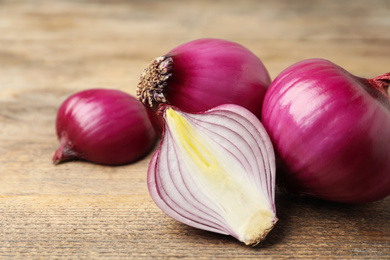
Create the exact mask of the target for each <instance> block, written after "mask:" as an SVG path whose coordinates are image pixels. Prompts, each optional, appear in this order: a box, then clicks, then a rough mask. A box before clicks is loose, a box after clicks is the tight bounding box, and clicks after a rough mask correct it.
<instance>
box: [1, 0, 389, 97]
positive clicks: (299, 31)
mask: <svg viewBox="0 0 390 260" xmlns="http://www.w3.org/2000/svg"><path fill="white" fill-rule="evenodd" d="M389 14H390V2H389V1H387V0H346V1H338V0H313V1H311V0H299V1H290V0H242V1H234V0H225V1H222V0H220V1H206V0H200V1H195V0H194V1H191V0H190V1H179V0H177V1H176V0H168V1H158V0H146V1H145V0H142V1H141V0H139V1H137V0H112V1H109V0H2V1H0V88H1V90H2V91H1V94H0V95H1V96H0V97H4V95H6V96H8V97H9V95H11V94H13V93H17V92H18V91H19V90H21V89H23V91H25V90H26V89H45V91H54V92H56V93H65V92H74V91H76V90H79V89H84V88H90V87H96V86H103V87H111V88H120V89H123V90H127V91H129V92H132V93H133V94H134V89H135V86H136V85H137V82H138V78H139V74H140V73H141V72H142V70H143V68H144V67H145V66H146V65H147V64H148V62H149V61H150V60H152V59H153V58H155V57H157V56H160V55H162V54H165V53H166V52H167V51H169V50H170V49H172V48H174V47H175V46H177V45H179V44H181V43H184V42H187V41H190V40H193V39H197V38H202V37H216V38H224V39H228V40H232V41H236V42H238V43H241V44H243V45H245V46H246V47H248V48H249V49H251V50H252V51H253V52H255V53H256V54H257V55H258V56H259V57H260V58H261V59H262V60H263V62H264V64H265V65H266V67H267V68H268V70H269V72H270V74H271V77H272V78H274V77H275V76H276V75H277V74H278V73H279V72H280V71H281V70H283V69H284V68H286V67H287V66H289V65H291V64H292V63H294V62H297V61H299V60H302V59H305V58H313V57H321V58H326V59H329V60H332V61H334V62H335V63H337V64H339V65H341V66H344V67H345V68H346V69H348V70H350V71H351V72H353V73H355V74H360V75H361V76H367V77H373V76H376V75H379V74H381V73H385V72H387V71H389V70H390V66H389V60H390V59H389V55H390V54H389V48H390V33H389V32H390V18H389ZM381 68H382V69H381ZM4 90H5V91H4Z"/></svg>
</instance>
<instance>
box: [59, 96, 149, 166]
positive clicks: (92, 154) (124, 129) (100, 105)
mask: <svg viewBox="0 0 390 260" xmlns="http://www.w3.org/2000/svg"><path fill="white" fill-rule="evenodd" d="M56 132H57V136H58V138H59V140H60V147H59V149H58V150H57V151H56V153H55V154H54V157H53V162H54V163H59V162H63V161H68V160H73V159H81V160H86V161H90V162H94V163H97V164H104V165H121V164H127V163H130V162H133V161H136V160H138V159H141V158H142V157H144V156H145V155H146V154H147V153H148V152H149V151H150V150H151V149H152V147H153V146H154V144H155V140H156V134H155V132H154V129H153V127H152V125H151V123H150V121H149V119H148V116H147V113H146V110H145V108H144V106H142V104H140V102H139V101H138V100H137V99H136V98H135V97H132V96H131V95H129V94H127V93H125V92H122V91H119V90H113V89H89V90H85V91H81V92H78V93H76V94H74V95H72V96H70V97H69V98H68V99H66V100H65V101H64V103H63V104H62V105H61V106H60V108H59V110H58V114H57V120H56Z"/></svg>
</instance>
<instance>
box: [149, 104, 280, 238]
mask: <svg viewBox="0 0 390 260" xmlns="http://www.w3.org/2000/svg"><path fill="white" fill-rule="evenodd" d="M162 113H163V119H164V122H165V128H164V134H163V138H162V141H161V143H160V147H159V149H158V150H157V151H156V152H155V154H154V155H153V157H152V159H151V162H150V164H149V169H148V188H149V192H150V194H151V196H152V198H153V200H154V202H155V203H156V204H157V206H158V207H160V208H161V209H162V210H163V211H164V212H165V213H166V214H167V215H169V216H170V217H172V218H174V219H176V220H178V221H180V222H182V223H184V224H187V225H189V226H192V227H195V228H199V229H203V230H208V231H212V232H216V233H221V234H226V235H232V236H233V237H235V238H237V239H238V240H240V241H242V242H244V243H245V244H247V245H256V244H258V243H259V242H260V241H261V240H263V239H264V238H265V236H266V235H267V234H268V232H269V231H270V230H271V229H272V228H273V226H274V225H275V223H276V222H277V218H276V209H275V203H274V200H275V155H274V150H273V147H272V144H271V141H270V138H269V137H268V134H267V133H266V131H265V129H264V128H263V126H262V124H261V123H260V121H259V120H258V119H257V118H256V116H255V115H253V114H252V113H251V112H249V111H248V110H246V109H245V108H243V107H240V106H237V105H231V104H228V105H221V106H217V107H215V108H212V109H210V110H208V111H206V112H202V113H196V114H195V113H191V114H190V113H185V112H183V111H181V110H179V109H178V108H175V107H171V106H167V105H163V108H162Z"/></svg>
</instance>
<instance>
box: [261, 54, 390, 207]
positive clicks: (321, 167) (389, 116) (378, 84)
mask: <svg viewBox="0 0 390 260" xmlns="http://www.w3.org/2000/svg"><path fill="white" fill-rule="evenodd" d="M389 84H390V73H387V74H385V75H382V76H378V77H376V78H374V79H364V78H360V77H356V76H354V75H351V74H350V73H349V72H347V71H346V70H344V69H342V68H341V67H339V66H337V65H335V64H333V63H332V62H330V61H327V60H322V59H309V60H304V61H301V62H298V63H296V64H294V65H292V66H290V67H289V68H287V69H286V70H284V71H283V72H282V73H280V75H278V76H277V78H276V79H275V80H274V81H273V83H272V84H271V86H270V88H269V90H268V92H267V94H266V96H265V99H264V104H263V111H262V122H263V124H264V127H265V128H266V129H267V131H268V133H269V135H270V137H271V139H272V142H273V144H274V147H275V150H276V153H277V155H278V157H279V159H280V162H281V164H280V165H281V166H282V168H283V170H281V171H280V172H278V182H280V186H281V187H283V188H284V189H286V190H287V191H288V192H290V193H294V194H300V195H309V196H313V197H317V198H321V199H325V200H330V201H336V202H345V203H363V202H371V201H376V200H380V199H382V198H384V197H386V196H388V195H390V98H389V94H388V87H389Z"/></svg>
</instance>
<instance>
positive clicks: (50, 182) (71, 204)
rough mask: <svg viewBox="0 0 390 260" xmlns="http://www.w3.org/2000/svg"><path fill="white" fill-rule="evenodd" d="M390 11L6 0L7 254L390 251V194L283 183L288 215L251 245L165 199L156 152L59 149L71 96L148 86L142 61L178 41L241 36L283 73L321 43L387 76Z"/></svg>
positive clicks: (371, 6) (2, 207) (370, 73)
mask: <svg viewBox="0 0 390 260" xmlns="http://www.w3.org/2000/svg"><path fill="white" fill-rule="evenodd" d="M389 13H390V5H389V1H388V0H350V1H339V0H327V1H305V0H299V1H297V0H295V1H289V0H283V1H275V0H266V1H255V0H252V1H251V0H243V1H234V0H231V1H206V0H201V1H195V0H193V1H179V0H177V1H176V0H172V1H130V0H129V1H125V0H115V1H108V0H107V1H103V0H100V1H98V0H95V1H92V0H83V1H75V0H74V1H73V0H72V1H66V0H63V1H60V0H58V1H54V0H43V1H39V0H32V1H28V0H20V1H12V0H3V1H0V258H2V259H26V258H34V259H38V258H39V259H47V258H59V259H67V258H77V259H94V258H110V259H117V258H125V259H140V258H146V259H152V258H153V259H155V258H157V259H175V258H186V259H217V258H220V259H235V258H237V259H238V258H241V259H244V258H262V259H267V258H270V259H271V258H273V259H281V258H301V257H302V258H316V259H326V258H332V259H337V258H339V259H348V258H351V259H356V258H364V259H380V258H383V259H384V258H389V257H390V224H389V221H390V198H387V199H384V200H382V201H378V202H375V203H370V204H365V205H355V206H352V205H339V204H334V203H327V202H320V201H316V200H307V199H296V198H291V197H288V196H286V195H284V194H281V193H279V192H278V193H277V196H276V206H277V214H278V217H279V219H280V221H279V222H278V223H277V225H276V226H275V228H274V230H272V231H271V233H270V234H269V236H268V237H267V239H266V241H264V242H263V243H261V244H260V245H259V246H257V247H255V248H252V247H248V246H245V245H244V244H241V243H240V242H238V241H236V240H235V239H233V238H232V237H229V236H223V235H218V234H214V233H209V232H206V231H201V230H196V229H193V228H191V227H188V226H185V225H183V224H181V223H178V222H176V221H175V220H173V219H171V218H169V217H167V216H166V215H165V214H164V213H162V211H160V209H158V208H157V206H155V204H154V203H153V201H152V200H151V198H150V196H149V194H148V191H147V187H146V182H145V178H146V169H147V166H148V162H149V159H150V155H149V156H148V157H147V158H144V159H143V160H141V161H139V162H137V163H135V164H130V165H125V166H120V167H108V166H100V165H95V164H92V163H86V162H69V163H65V164H61V165H57V166H54V165H53V164H52V162H51V157H52V155H53V152H54V150H55V149H56V148H57V146H58V141H57V139H56V136H55V131H54V121H55V117H56V112H57V109H58V107H59V106H60V104H61V102H62V101H64V99H65V98H66V97H68V96H69V95H71V94H73V93H75V92H77V91H81V90H84V89H87V88H94V87H105V88H115V89H120V90H124V91H127V92H129V93H131V94H133V95H135V88H136V85H137V82H138V78H139V75H140V73H141V71H142V70H143V68H144V67H145V66H146V65H147V64H148V63H149V61H150V60H152V59H153V58H155V57H157V56H159V55H162V54H164V53H166V52H167V51H169V50H170V49H172V48H173V47H175V46H177V45H178V44H181V43H184V42H186V41H190V40H193V39H196V38H201V37H217V38H225V39H229V40H232V41H236V42H239V43H241V44H243V45H245V46H246V47H248V48H249V49H251V50H252V51H253V52H254V53H256V54H257V55H258V56H259V57H260V58H261V59H262V60H263V62H264V64H265V65H266V66H267V68H268V69H269V72H270V74H271V77H272V78H274V77H275V76H276V75H277V74H278V73H279V72H280V71H281V70H283V69H284V68H286V67H287V66H289V65H291V64H292V63H294V62H297V61H299V60H302V59H305V58H312V57H320V58H326V59H329V60H332V61H333V62H335V63H336V64H339V65H340V66H342V67H344V68H346V69H347V70H349V71H350V72H352V73H354V74H356V75H359V76H362V77H374V76H376V75H379V74H383V73H386V72H388V71H390V15H389Z"/></svg>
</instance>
